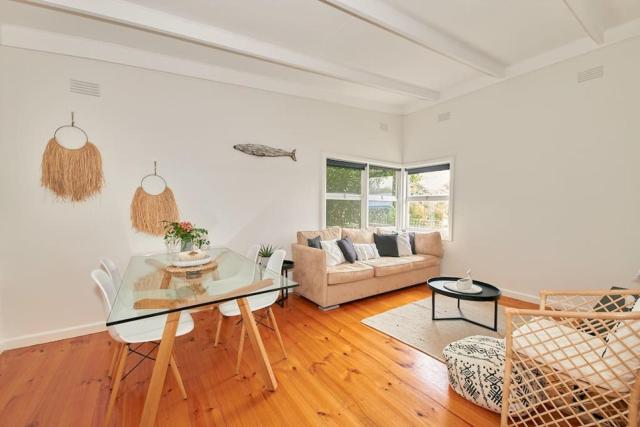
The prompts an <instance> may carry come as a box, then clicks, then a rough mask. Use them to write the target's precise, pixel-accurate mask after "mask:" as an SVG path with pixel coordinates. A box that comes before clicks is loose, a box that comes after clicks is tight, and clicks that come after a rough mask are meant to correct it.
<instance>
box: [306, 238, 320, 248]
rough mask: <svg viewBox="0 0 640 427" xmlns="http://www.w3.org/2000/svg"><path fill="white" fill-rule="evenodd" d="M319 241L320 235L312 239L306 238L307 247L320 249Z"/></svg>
mask: <svg viewBox="0 0 640 427" xmlns="http://www.w3.org/2000/svg"><path fill="white" fill-rule="evenodd" d="M321 241H322V240H321V239H320V236H316V237H314V238H313V239H307V243H308V244H309V247H310V248H314V249H322V245H321V244H320V242H321Z"/></svg>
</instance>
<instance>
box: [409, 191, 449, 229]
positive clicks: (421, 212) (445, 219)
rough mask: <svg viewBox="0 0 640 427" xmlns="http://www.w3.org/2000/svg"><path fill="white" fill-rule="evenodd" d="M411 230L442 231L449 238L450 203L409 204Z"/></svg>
mask: <svg viewBox="0 0 640 427" xmlns="http://www.w3.org/2000/svg"><path fill="white" fill-rule="evenodd" d="M409 228H424V229H429V230H440V231H442V232H443V234H444V235H445V236H444V237H446V236H448V232H449V201H448V200H447V201H438V202H409Z"/></svg>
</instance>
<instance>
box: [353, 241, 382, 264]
mask: <svg viewBox="0 0 640 427" xmlns="http://www.w3.org/2000/svg"><path fill="white" fill-rule="evenodd" d="M353 247H354V248H355V250H356V256H357V257H358V261H366V260H368V259H375V258H380V254H379V253H378V248H377V247H376V244H375V243H354V244H353Z"/></svg>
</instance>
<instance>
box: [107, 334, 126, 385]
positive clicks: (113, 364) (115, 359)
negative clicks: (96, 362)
mask: <svg viewBox="0 0 640 427" xmlns="http://www.w3.org/2000/svg"><path fill="white" fill-rule="evenodd" d="M123 345H124V344H123V343H121V342H118V341H115V344H114V345H113V347H114V348H113V356H111V363H110V364H109V372H108V373H107V377H108V378H109V379H113V373H114V371H115V370H116V366H117V363H118V360H119V357H120V352H121V351H122V346H123Z"/></svg>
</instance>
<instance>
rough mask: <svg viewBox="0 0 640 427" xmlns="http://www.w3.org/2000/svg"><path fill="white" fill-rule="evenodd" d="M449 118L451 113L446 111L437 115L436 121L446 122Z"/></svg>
mask: <svg viewBox="0 0 640 427" xmlns="http://www.w3.org/2000/svg"><path fill="white" fill-rule="evenodd" d="M450 118H451V112H450V111H447V112H446V113H440V114H438V121H439V122H446V121H447V120H449V119H450Z"/></svg>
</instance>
